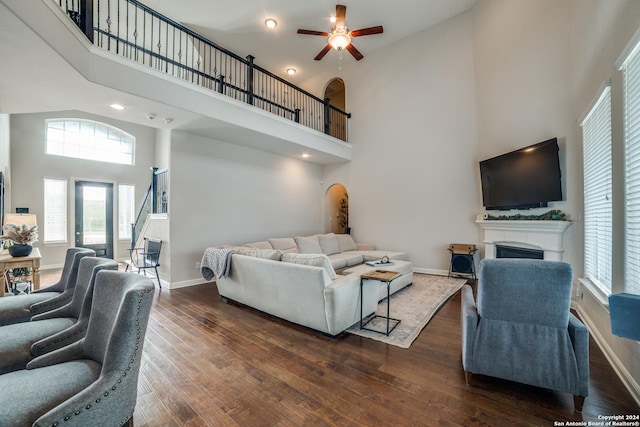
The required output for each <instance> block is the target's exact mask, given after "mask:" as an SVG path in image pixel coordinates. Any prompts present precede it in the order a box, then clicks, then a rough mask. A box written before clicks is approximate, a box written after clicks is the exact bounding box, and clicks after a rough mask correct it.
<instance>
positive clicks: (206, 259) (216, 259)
mask: <svg viewBox="0 0 640 427" xmlns="http://www.w3.org/2000/svg"><path fill="white" fill-rule="evenodd" d="M232 254H233V249H219V248H207V249H205V251H204V255H202V262H201V263H200V274H202V277H204V278H205V279H206V280H211V279H213V277H214V276H215V277H216V279H219V278H221V277H222V276H228V275H229V271H230V270H231V255H232Z"/></svg>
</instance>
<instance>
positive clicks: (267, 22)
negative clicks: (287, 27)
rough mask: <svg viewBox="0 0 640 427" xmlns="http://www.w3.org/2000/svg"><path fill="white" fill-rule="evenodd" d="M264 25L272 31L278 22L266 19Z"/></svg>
mask: <svg viewBox="0 0 640 427" xmlns="http://www.w3.org/2000/svg"><path fill="white" fill-rule="evenodd" d="M264 25H266V26H267V28H268V29H270V30H273V29H274V28H276V27H277V26H278V21H276V20H275V19H273V18H268V19H266V20H265V21H264Z"/></svg>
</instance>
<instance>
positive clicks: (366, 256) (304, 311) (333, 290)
mask: <svg viewBox="0 0 640 427" xmlns="http://www.w3.org/2000/svg"><path fill="white" fill-rule="evenodd" d="M233 250H234V253H233V254H232V255H231V257H230V262H231V265H230V269H229V274H228V275H227V276H221V277H219V278H217V280H216V284H217V287H218V292H219V293H220V296H221V297H222V298H223V299H230V300H233V301H236V302H239V303H241V304H244V305H247V306H250V307H253V308H256V309H258V310H260V311H263V312H266V313H269V314H271V315H274V316H277V317H280V318H282V319H285V320H288V321H290V322H293V323H297V324H300V325H303V326H306V327H309V328H312V329H315V330H318V331H320V332H323V333H326V334H329V335H338V334H340V333H341V332H343V331H344V330H345V329H347V328H349V327H350V326H351V325H353V324H355V323H357V322H358V321H359V320H360V275H361V274H362V273H364V272H366V271H370V270H373V269H375V267H372V266H369V265H367V264H364V262H366V261H370V260H378V259H380V258H382V257H383V256H387V257H389V259H390V260H391V262H392V263H393V265H390V266H385V267H383V268H384V269H386V270H396V271H399V272H401V273H402V276H400V277H399V278H398V279H396V280H394V281H393V282H392V285H393V286H392V287H391V292H392V293H393V292H396V291H397V290H399V289H401V288H403V287H405V286H407V285H410V284H411V283H412V282H413V267H412V265H411V263H410V262H408V261H407V260H406V258H407V257H406V254H405V253H402V252H394V251H381V250H376V249H375V247H374V246H373V245H371V244H367V245H362V244H361V245H358V244H356V243H355V242H354V241H353V239H352V238H351V236H349V235H336V234H333V233H329V234H322V235H314V236H304V237H295V238H293V237H292V238H279V239H269V240H267V241H262V242H254V243H248V244H245V245H244V246H242V247H233ZM204 261H205V257H203V266H205V263H204ZM204 268H206V267H204ZM336 270H339V272H340V273H341V274H337V273H336ZM210 274H211V273H210V272H208V274H206V275H205V273H204V270H203V276H204V277H205V278H207V277H210ZM386 296H387V288H386V284H381V283H379V282H371V283H370V282H369V281H365V283H364V286H363V304H362V306H363V314H364V315H365V316H367V315H369V314H371V313H373V312H374V311H375V310H376V307H377V304H378V301H379V300H380V299H382V298H385V297H386Z"/></svg>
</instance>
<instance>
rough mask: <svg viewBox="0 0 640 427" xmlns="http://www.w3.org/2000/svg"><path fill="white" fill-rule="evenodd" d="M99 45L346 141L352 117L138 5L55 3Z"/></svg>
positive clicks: (111, 0) (81, 0)
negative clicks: (348, 122) (348, 121)
mask: <svg viewBox="0 0 640 427" xmlns="http://www.w3.org/2000/svg"><path fill="white" fill-rule="evenodd" d="M57 3H58V5H59V6H60V7H61V8H62V9H63V10H64V11H65V13H66V14H67V15H68V16H69V17H70V18H71V19H72V20H73V22H75V24H76V25H77V26H78V27H79V28H80V30H81V31H82V32H83V33H84V34H85V35H86V36H87V38H88V39H89V40H90V41H91V43H93V44H94V45H95V46H98V47H101V48H103V49H106V50H108V51H110V52H114V53H116V54H117V55H120V56H122V57H125V58H127V59H130V60H133V61H136V62H138V63H141V64H144V65H147V66H149V67H152V68H154V69H156V70H159V71H162V72H164V73H166V74H168V75H171V76H174V77H176V78H180V79H183V80H187V81H190V82H191V83H194V84H197V85H199V86H202V87H205V88H208V89H210V90H213V91H217V92H219V93H221V94H224V95H226V96H229V97H231V98H234V99H237V100H241V101H244V102H246V103H248V104H251V105H253V106H255V107H258V108H261V109H263V110H265V111H269V112H271V113H273V114H277V115H278V116H280V117H284V118H286V119H289V120H293V121H295V122H296V123H300V124H302V125H305V126H307V127H310V128H312V129H315V130H317V131H320V132H323V133H325V134H327V135H331V136H333V137H336V138H339V139H341V140H343V141H348V135H347V130H348V126H347V119H349V118H350V117H351V114H350V113H346V112H344V111H342V110H340V109H339V108H336V107H334V106H333V105H330V103H329V99H327V98H325V99H321V98H319V97H317V96H315V95H313V94H311V93H309V92H307V91H305V90H304V89H301V88H299V87H297V86H295V85H294V84H292V83H289V82H288V81H286V80H284V79H283V78H281V77H279V76H277V75H275V74H273V73H271V72H270V71H268V70H266V69H264V68H262V67H260V66H258V65H256V64H255V63H254V57H253V56H251V55H249V56H247V57H246V58H242V57H241V56H239V55H237V54H235V53H233V52H231V51H229V50H227V49H225V48H223V47H220V46H218V45H217V44H216V43H214V42H212V41H210V40H208V39H207V38H205V37H203V36H201V35H199V34H197V33H195V32H194V31H192V30H190V29H189V28H187V27H185V26H183V25H181V24H179V23H178V22H175V21H173V20H171V19H170V18H167V17H166V16H164V15H162V14H160V13H159V12H156V11H155V10H153V9H151V8H149V7H148V6H145V5H144V4H142V3H140V2H139V1H137V0H57Z"/></svg>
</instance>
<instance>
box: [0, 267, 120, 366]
mask: <svg viewBox="0 0 640 427" xmlns="http://www.w3.org/2000/svg"><path fill="white" fill-rule="evenodd" d="M103 269H109V270H117V269H118V263H117V262H115V261H114V260H112V259H107V258H96V257H84V258H83V259H82V260H80V268H79V269H78V279H77V281H76V286H75V288H74V294H73V298H72V299H71V302H70V303H69V304H67V305H64V306H62V307H60V308H57V309H55V310H51V311H47V312H45V313H42V314H38V315H36V316H33V318H32V319H31V322H22V323H15V324H13V325H5V326H0V337H2V339H0V374H5V373H7V372H13V371H17V370H20V369H25V368H26V367H27V363H29V361H30V360H31V359H33V358H34V357H36V356H40V355H43V354H45V353H48V352H50V351H53V350H56V349H58V348H60V347H63V346H65V345H67V344H70V343H72V342H74V341H77V340H79V339H81V338H82V337H84V334H85V332H86V330H87V323H88V322H89V314H90V312H91V301H92V299H93V285H94V282H95V277H96V274H97V273H98V271H100V270H103Z"/></svg>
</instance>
